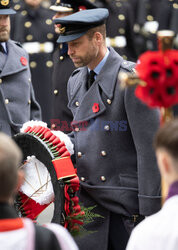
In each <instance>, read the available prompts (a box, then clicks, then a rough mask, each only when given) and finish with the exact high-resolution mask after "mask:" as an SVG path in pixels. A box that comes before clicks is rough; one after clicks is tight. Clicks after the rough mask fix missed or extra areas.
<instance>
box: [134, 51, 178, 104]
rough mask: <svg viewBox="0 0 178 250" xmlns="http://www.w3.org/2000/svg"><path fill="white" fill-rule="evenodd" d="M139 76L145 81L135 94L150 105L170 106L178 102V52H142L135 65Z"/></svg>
mask: <svg viewBox="0 0 178 250" xmlns="http://www.w3.org/2000/svg"><path fill="white" fill-rule="evenodd" d="M136 71H137V74H138V76H139V78H140V79H141V80H143V81H145V82H146V83H147V85H146V86H140V85H139V86H138V87H137V88H136V91H135V94H136V96H137V97H138V98H140V99H141V100H142V101H143V102H144V103H146V104H147V105H148V106H150V107H165V108H168V107H171V106H173V105H175V104H176V103H178V52H177V51H173V50H168V51H166V52H162V51H155V52H154V51H152V52H150V51H149V52H146V53H143V54H142V55H141V56H140V58H139V60H138V63H137V65H136Z"/></svg>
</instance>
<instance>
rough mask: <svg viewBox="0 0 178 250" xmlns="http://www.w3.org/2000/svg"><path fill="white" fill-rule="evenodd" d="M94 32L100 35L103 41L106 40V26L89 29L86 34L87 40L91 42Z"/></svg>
mask: <svg viewBox="0 0 178 250" xmlns="http://www.w3.org/2000/svg"><path fill="white" fill-rule="evenodd" d="M95 32H99V33H101V34H102V36H103V38H104V40H105V39H106V25H105V24H102V25H99V26H96V27H94V28H91V29H89V30H88V31H87V33H86V35H87V36H88V38H89V40H91V39H92V38H93V35H94V33H95Z"/></svg>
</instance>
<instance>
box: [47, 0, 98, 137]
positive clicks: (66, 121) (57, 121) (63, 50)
mask: <svg viewBox="0 0 178 250" xmlns="http://www.w3.org/2000/svg"><path fill="white" fill-rule="evenodd" d="M91 8H96V6H95V5H94V4H92V3H90V2H89V1H87V0H61V1H58V0H57V1H56V3H55V4H54V5H51V7H50V9H51V10H53V11H55V15H54V16H53V19H55V18H60V17H63V16H67V15H71V14H72V13H75V12H77V11H81V10H83V9H91ZM55 32H56V33H59V28H58V26H55ZM67 49H68V48H67V44H66V43H61V44H60V45H59V46H58V47H57V48H56V50H55V52H54V54H53V64H54V66H53V74H52V108H51V128H52V129H55V130H62V131H63V132H64V133H69V132H71V126H70V123H71V121H72V119H73V116H72V113H71V111H70V110H69V108H68V107H67V104H68V99H67V82H68V80H69V77H70V75H71V73H72V72H73V71H74V69H75V66H74V64H73V62H72V60H71V59H70V57H69V56H68V55H67Z"/></svg>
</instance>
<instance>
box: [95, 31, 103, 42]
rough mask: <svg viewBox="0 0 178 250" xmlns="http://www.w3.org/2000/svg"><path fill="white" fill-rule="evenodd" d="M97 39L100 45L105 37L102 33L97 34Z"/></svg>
mask: <svg viewBox="0 0 178 250" xmlns="http://www.w3.org/2000/svg"><path fill="white" fill-rule="evenodd" d="M95 39H96V42H97V43H98V44H100V43H101V42H102V41H103V36H102V34H101V33H100V32H95Z"/></svg>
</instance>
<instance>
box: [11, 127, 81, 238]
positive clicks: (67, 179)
mask: <svg viewBox="0 0 178 250" xmlns="http://www.w3.org/2000/svg"><path fill="white" fill-rule="evenodd" d="M44 124H45V123H42V122H32V123H27V125H25V126H24V128H23V129H22V130H21V133H19V134H17V135H15V136H14V137H13V139H14V140H15V142H16V143H17V144H18V145H19V147H20V148H21V149H22V152H23V155H24V159H23V166H25V164H26V163H27V162H28V159H29V158H30V159H31V158H32V162H33V161H34V162H35V164H36V162H37V161H38V160H39V162H40V163H43V164H44V166H45V167H44V168H47V170H48V171H46V172H49V173H48V174H49V175H50V177H51V183H52V187H53V190H54V195H53V194H51V193H52V192H51V193H50V192H48V198H46V197H45V198H43V199H42V198H41V200H40V201H39V200H37V197H36V194H37V193H40V190H42V189H41V187H40V188H39V189H37V191H36V192H35V195H34V197H35V198H33V195H29V194H28V192H27V193H26V192H24V190H23V187H21V189H20V190H19V192H18V195H17V199H16V201H15V207H16V209H17V211H18V213H19V214H20V216H23V217H28V218H30V219H32V220H34V221H36V219H37V217H38V215H39V214H40V213H41V212H42V211H43V210H44V209H46V208H47V206H49V205H50V204H51V203H52V202H54V215H53V218H52V222H55V223H59V224H61V225H63V226H64V227H66V228H67V229H68V230H69V231H70V232H71V233H72V234H73V232H75V234H76V229H77V230H78V231H79V226H78V225H82V224H83V219H84V212H83V211H81V208H80V205H79V199H78V197H77V196H76V192H77V191H78V190H79V178H78V176H77V174H76V170H75V169H74V167H73V164H72V161H71V159H70V155H71V154H70V153H69V151H71V150H68V149H67V148H69V145H67V143H64V141H61V138H59V137H58V136H57V135H55V134H56V132H57V131H51V130H50V129H49V128H47V126H46V125H44ZM59 132H60V131H59ZM60 133H62V132H60ZM62 134H63V133H62ZM65 136H67V135H65ZM31 156H32V157H31ZM28 171H30V169H29V170H28ZM40 171H42V176H44V175H45V172H44V170H43V167H41V168H39V170H38V175H40ZM30 175H31V176H32V175H34V170H33V171H31V173H30ZM32 179H34V178H33V177H32ZM48 179H49V178H48ZM32 182H33V180H32ZM40 182H42V180H40ZM27 184H29V185H31V184H30V183H29V180H28V183H27ZM41 185H42V184H41ZM31 186H32V185H31ZM42 186H44V185H42ZM45 186H47V183H45ZM49 193H50V194H49ZM38 199H39V198H38Z"/></svg>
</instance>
